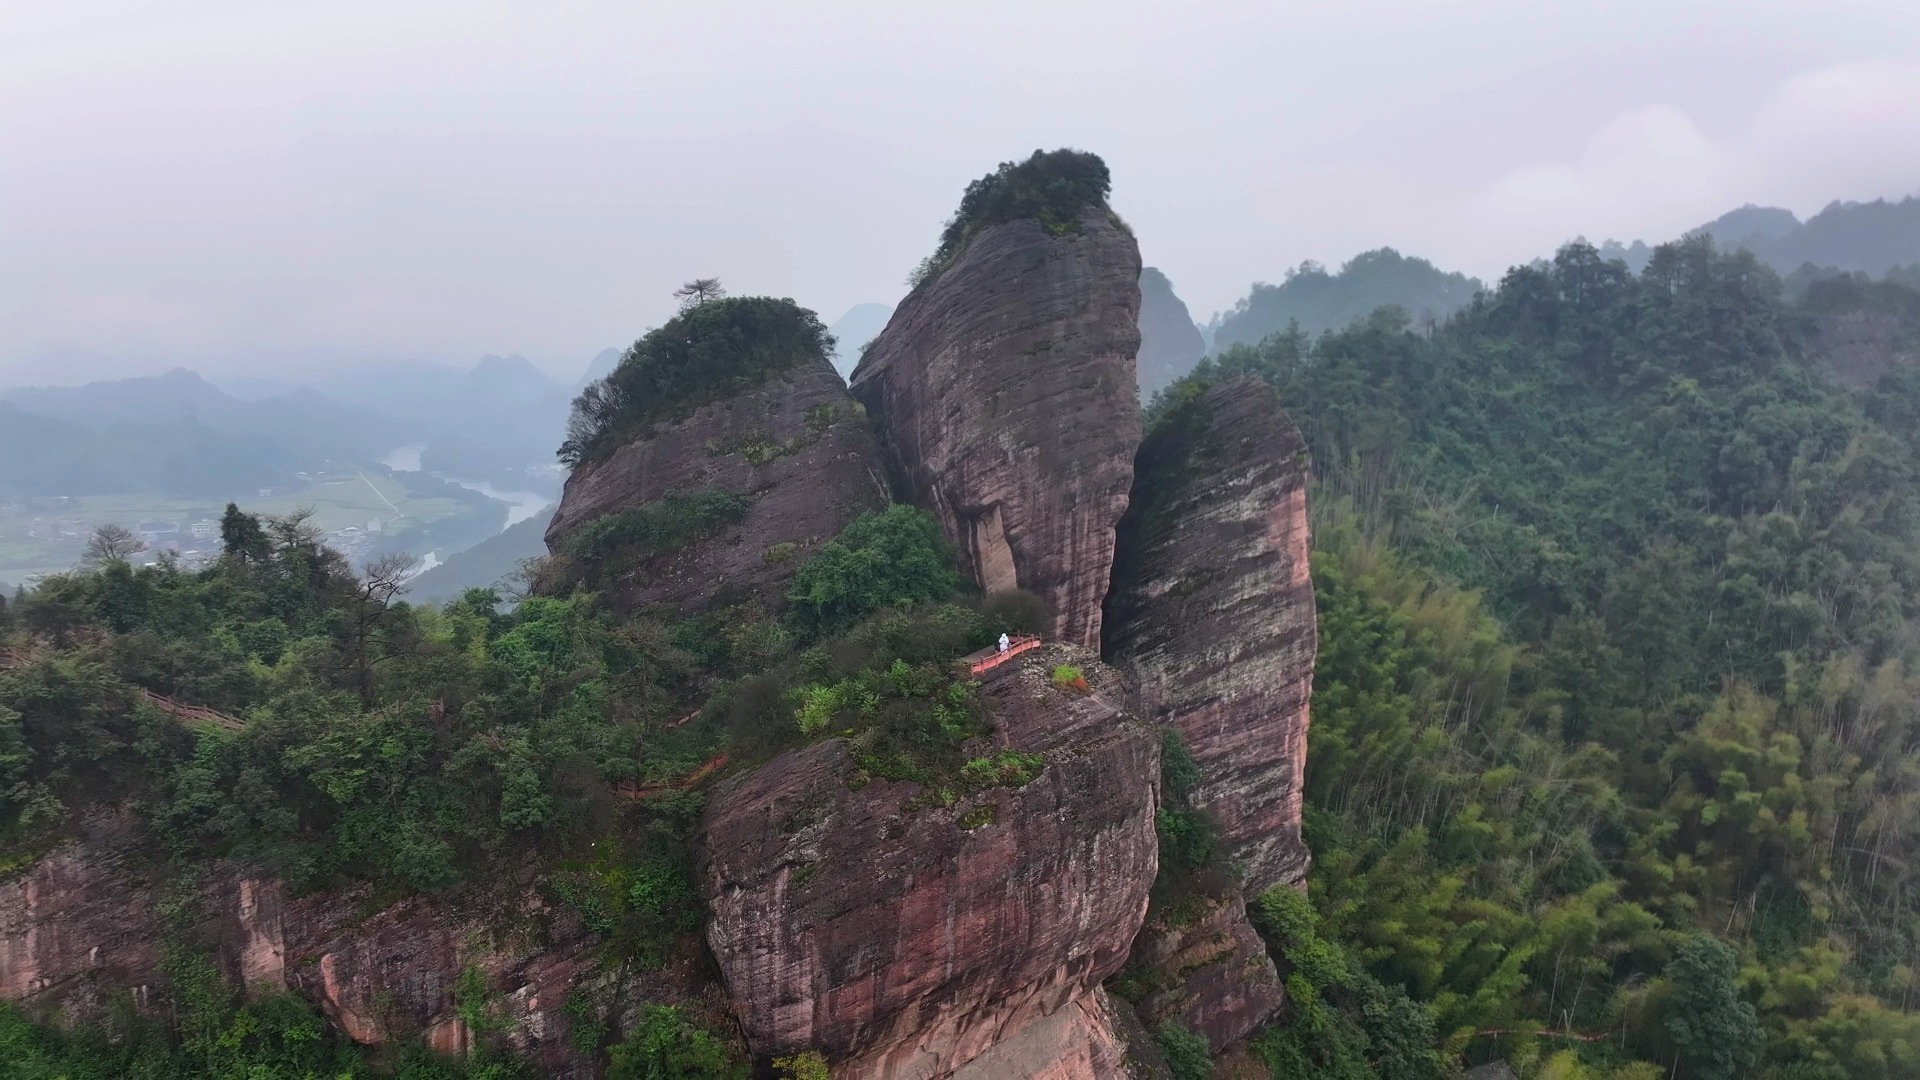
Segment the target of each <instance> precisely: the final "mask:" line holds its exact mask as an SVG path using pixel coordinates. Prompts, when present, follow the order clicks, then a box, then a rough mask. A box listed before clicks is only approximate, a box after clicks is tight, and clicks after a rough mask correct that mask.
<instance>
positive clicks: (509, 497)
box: [380, 443, 553, 577]
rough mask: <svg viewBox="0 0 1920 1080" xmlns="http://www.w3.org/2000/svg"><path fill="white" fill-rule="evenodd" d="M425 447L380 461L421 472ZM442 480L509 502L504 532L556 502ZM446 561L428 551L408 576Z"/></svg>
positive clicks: (528, 493)
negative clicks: (421, 458) (421, 460)
mask: <svg viewBox="0 0 1920 1080" xmlns="http://www.w3.org/2000/svg"><path fill="white" fill-rule="evenodd" d="M426 448H427V444H426V443H413V444H410V445H407V446H396V447H394V448H393V449H392V450H389V451H387V454H386V456H385V457H383V458H381V459H380V464H382V465H385V466H386V467H387V468H389V469H392V470H393V471H394V472H419V471H420V452H421V451H423V450H425V449H426ZM442 479H444V480H446V481H447V482H449V483H453V484H459V485H460V486H461V487H463V488H466V489H467V490H468V491H477V492H479V493H480V494H482V495H485V496H486V497H487V498H489V499H495V500H498V501H500V502H503V503H506V504H507V523H506V524H505V525H502V526H500V531H501V532H506V531H507V530H508V529H511V528H513V527H514V526H515V525H518V524H520V523H521V522H523V521H525V520H527V519H528V518H530V517H532V516H534V515H535V514H538V513H539V512H540V511H542V510H545V509H546V508H547V506H548V504H550V503H551V502H553V500H552V499H549V498H547V497H546V496H545V495H542V494H540V493H539V492H537V491H503V490H501V489H500V488H497V487H494V486H493V485H492V484H489V483H487V482H486V481H485V480H459V479H455V478H454V477H451V476H447V477H442ZM445 561H446V560H445V559H443V558H441V557H440V553H439V552H438V551H429V552H427V553H426V555H425V556H424V557H423V558H421V560H420V565H419V566H417V567H415V568H414V570H413V573H412V574H410V575H408V576H409V577H417V576H419V575H420V574H424V573H426V572H427V571H429V570H431V569H433V568H434V567H436V566H439V565H440V564H441V563H443V562H445Z"/></svg>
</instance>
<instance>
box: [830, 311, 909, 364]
mask: <svg viewBox="0 0 1920 1080" xmlns="http://www.w3.org/2000/svg"><path fill="white" fill-rule="evenodd" d="M892 317H893V306H892V305H891V304H855V305H853V306H852V307H850V308H848V309H847V313H846V314H845V315H842V316H840V318H838V319H836V320H835V321H834V324H833V325H832V326H829V327H827V332H828V333H830V334H832V335H833V340H834V349H833V368H834V370H835V371H838V372H839V373H840V377H841V378H843V379H844V378H846V377H847V376H849V375H851V374H853V369H854V365H856V364H858V363H859V362H860V350H861V349H862V348H864V347H865V346H866V344H867V342H869V341H872V340H873V339H874V338H875V337H877V336H879V333H880V331H882V330H885V329H886V328H887V320H888V319H890V318H892Z"/></svg>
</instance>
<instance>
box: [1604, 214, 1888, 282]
mask: <svg viewBox="0 0 1920 1080" xmlns="http://www.w3.org/2000/svg"><path fill="white" fill-rule="evenodd" d="M1692 231H1694V232H1704V233H1706V234H1707V235H1709V236H1711V237H1713V241H1714V243H1716V244H1718V245H1719V246H1721V247H1723V248H1729V249H1732V248H1746V249H1747V250H1748V251H1751V252H1753V253H1754V255H1756V256H1758V257H1759V259H1760V261H1761V262H1763V263H1766V264H1767V265H1768V266H1770V267H1772V268H1773V269H1774V270H1775V271H1776V272H1777V273H1779V274H1780V275H1781V276H1782V277H1790V276H1793V275H1796V274H1797V275H1799V278H1800V280H1801V282H1802V283H1804V281H1805V280H1806V279H1808V278H1810V277H1813V276H1819V275H1817V274H1815V273H1810V272H1807V271H1806V270H1805V269H1804V268H1807V267H1809V266H1810V267H1812V268H1814V269H1815V271H1841V272H1851V273H1864V274H1870V275H1872V276H1874V277H1886V276H1888V275H1889V274H1895V275H1898V274H1899V273H1901V272H1902V271H1903V270H1906V268H1909V267H1912V266H1914V264H1920V197H1916V196H1909V197H1908V198H1905V199H1901V200H1900V201H1898V202H1888V201H1887V200H1885V199H1876V200H1875V201H1873V202H1867V203H1860V202H1833V203H1829V204H1827V207H1826V209H1824V210H1821V211H1820V212H1819V213H1817V214H1815V215H1813V216H1812V217H1810V218H1808V219H1807V220H1806V221H1804V222H1802V221H1801V220H1800V219H1799V218H1798V217H1796V216H1794V213H1793V211H1791V210H1784V209H1781V208H1780V207H1777V206H1751V205H1749V206H1743V207H1741V208H1740V209H1738V210H1734V211H1731V212H1729V213H1726V214H1722V215H1721V216H1720V217H1718V218H1715V219H1714V220H1712V221H1709V222H1707V223H1706V224H1705V225H1702V226H1700V227H1699V228H1698V229H1695V230H1692ZM1600 253H1601V254H1602V255H1604V256H1606V257H1607V258H1610V259H1620V260H1622V261H1623V262H1625V263H1626V264H1627V266H1628V268H1630V269H1632V270H1633V271H1634V272H1635V273H1638V272H1640V271H1641V270H1644V269H1646V266H1647V260H1648V259H1649V258H1651V257H1652V255H1653V249H1652V248H1651V247H1650V246H1648V244H1647V243H1646V242H1645V241H1641V240H1636V241H1634V242H1633V243H1631V244H1622V243H1619V242H1617V241H1608V242H1607V243H1605V244H1602V245H1600Z"/></svg>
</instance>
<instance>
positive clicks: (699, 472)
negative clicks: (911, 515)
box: [546, 298, 887, 611]
mask: <svg viewBox="0 0 1920 1080" xmlns="http://www.w3.org/2000/svg"><path fill="white" fill-rule="evenodd" d="M782 303H786V302H783V301H782V302H774V301H767V302H764V304H773V305H775V306H776V307H777V306H778V305H779V304H782ZM749 304H755V305H761V304H763V302H762V301H759V300H757V299H751V298H748V299H743V300H738V301H736V300H720V301H715V302H714V303H713V304H710V305H707V307H709V308H712V309H715V310H711V311H707V312H705V313H704V314H698V315H697V316H693V317H689V316H683V317H682V319H676V320H674V321H673V322H669V323H668V324H667V325H666V326H665V327H662V328H661V329H660V330H658V331H655V332H654V334H653V335H649V337H648V338H647V339H643V343H646V342H648V341H652V342H653V343H654V344H675V345H678V344H680V343H682V342H684V341H685V340H697V341H704V342H707V343H709V344H712V345H713V346H714V347H716V348H727V349H734V348H736V347H738V348H742V349H744V350H745V351H746V352H748V353H752V354H753V355H754V356H755V357H756V358H759V357H760V352H761V350H763V349H766V348H769V347H772V346H768V345H767V343H766V342H765V341H761V340H757V339H755V338H753V337H752V335H751V334H748V335H746V336H744V337H742V336H736V335H735V333H734V330H735V329H737V328H731V327H730V324H729V323H727V322H726V320H727V318H728V316H729V311H728V310H725V307H726V306H728V305H732V306H733V308H732V310H734V311H739V312H747V311H748V310H749V309H748V308H747V307H745V305H749ZM788 306H789V307H791V305H790V304H789V305H788ZM792 313H802V314H804V317H805V319H807V320H812V326H813V327H814V328H815V329H816V330H817V329H818V325H819V324H818V320H814V319H813V316H812V313H811V312H802V309H799V308H792V310H791V312H785V311H781V312H778V313H777V314H778V316H779V317H780V318H790V317H796V316H794V315H793V314H792ZM688 319H690V321H683V320H688ZM703 320H705V321H703ZM654 335H660V337H658V338H656V337H655V336H654ZM689 335H691V338H690V337H689ZM785 347H786V346H779V347H773V348H774V351H775V352H777V353H780V355H779V356H778V357H777V358H776V360H775V362H774V364H773V367H772V369H770V370H761V369H755V371H753V372H752V373H751V374H750V375H743V376H741V377H740V378H738V379H736V380H734V381H733V382H732V383H729V385H728V386H727V387H726V390H727V391H728V392H724V393H719V394H718V395H717V396H715V397H714V398H713V399H712V400H703V401H702V402H701V403H698V404H696V403H695V402H694V401H693V400H686V401H683V402H681V404H682V405H683V406H684V408H681V409H679V410H678V411H675V412H672V413H671V414H662V415H658V416H651V417H647V418H645V419H644V420H642V419H634V418H633V417H632V416H631V414H628V413H621V414H620V415H618V416H616V417H614V419H615V420H617V421H619V422H620V423H622V424H625V423H626V422H627V421H628V420H631V421H632V423H631V425H629V426H623V427H618V428H617V429H612V430H615V431H617V432H619V433H618V434H608V435H606V436H605V437H604V438H603V439H602V440H601V443H600V444H598V445H597V449H596V450H595V453H594V455H593V456H591V457H589V458H586V459H583V460H581V461H580V462H579V463H578V464H577V465H576V466H575V468H574V470H573V473H572V474H571V475H570V476H568V478H567V483H566V490H565V492H564V494H563V495H562V496H561V499H560V505H559V507H558V508H557V509H556V510H555V511H554V515H553V520H552V522H551V523H550V524H549V525H548V526H547V533H546V539H547V546H548V548H549V549H550V550H551V551H552V552H553V554H554V555H555V556H557V557H558V558H557V560H556V565H555V567H554V568H553V573H554V575H555V582H556V583H557V582H561V581H572V580H584V581H588V582H591V583H592V584H594V585H595V586H596V587H598V588H602V589H605V590H606V591H607V592H608V595H609V597H610V598H611V599H612V600H613V602H614V603H615V604H616V605H617V606H619V607H621V608H623V609H629V610H630V609H633V608H637V607H642V606H646V605H653V604H665V605H668V606H671V607H673V608H675V609H679V610H683V611H685V610H712V609H714V608H719V607H724V606H727V605H730V604H734V603H739V602H754V603H757V604H759V605H761V606H762V607H763V608H775V607H778V606H779V604H780V598H781V592H782V590H783V588H784V585H785V583H786V581H787V579H788V578H790V577H791V576H792V575H793V572H794V570H796V569H797V568H798V567H799V566H800V565H801V564H802V563H804V562H805V561H806V557H807V556H808V555H809V554H811V553H812V552H813V551H814V550H815V549H816V548H818V547H819V546H820V545H821V544H823V543H825V542H826V541H828V540H830V539H832V538H833V536H834V534H835V533H838V532H839V531H840V530H841V528H843V527H844V526H845V525H846V524H847V523H848V522H850V521H852V520H853V519H854V518H856V517H858V516H860V514H861V513H863V512H865V511H867V510H871V509H877V508H879V507H881V506H884V505H885V504H886V501H887V498H886V487H885V484H884V481H883V478H882V476H881V473H880V469H879V467H878V464H877V462H876V460H875V458H874V452H873V444H872V440H871V437H870V436H869V435H868V432H867V427H866V424H865V422H864V420H863V418H862V417H861V415H860V409H859V407H858V406H857V405H855V404H854V402H853V401H852V400H851V399H850V398H848V396H847V391H846V388H845V386H844V384H842V383H841V381H840V376H838V375H836V374H835V373H834V371H833V366H832V365H831V364H830V363H829V362H828V360H827V358H826V356H825V353H824V350H823V349H822V348H821V347H820V345H819V343H818V335H815V337H814V339H813V341H812V344H811V345H810V346H809V345H807V344H805V343H803V344H802V345H801V346H799V351H797V352H792V353H787V352H783V351H782V349H784V348H785ZM755 362H756V363H758V362H761V361H760V359H756V361H755ZM624 363H625V362H623V367H622V368H621V369H618V370H616V371H615V373H614V374H613V375H612V376H610V377H609V382H611V381H612V380H617V379H622V378H625V377H629V376H630V375H631V370H630V369H628V368H626V367H625V366H624ZM596 385H601V386H604V385H606V384H604V383H603V384H596ZM635 407H636V408H641V407H644V408H657V407H663V406H662V405H661V400H660V399H658V398H655V399H649V400H648V401H647V402H646V404H645V405H643V406H640V405H637V406H635Z"/></svg>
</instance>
